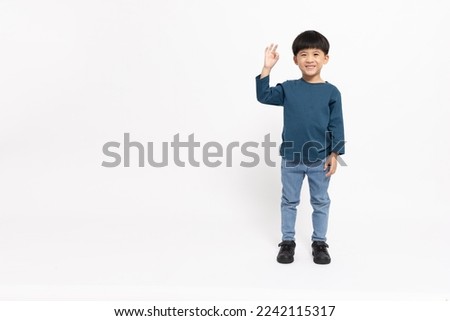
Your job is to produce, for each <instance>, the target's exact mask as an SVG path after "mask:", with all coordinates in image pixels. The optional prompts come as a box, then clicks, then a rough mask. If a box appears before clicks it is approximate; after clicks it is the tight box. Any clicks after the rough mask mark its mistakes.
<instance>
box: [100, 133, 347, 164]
mask: <svg viewBox="0 0 450 321" xmlns="http://www.w3.org/2000/svg"><path fill="white" fill-rule="evenodd" d="M313 143H314V144H312V146H314V148H315V149H318V150H320V149H321V148H324V147H323V146H322V144H320V143H318V142H313ZM156 145H158V146H157V147H156ZM290 145H291V146H292V147H290V148H293V143H292V142H291V144H290ZM169 146H170V152H169ZM342 146H343V144H342ZM303 147H304V148H303V149H302V150H305V152H306V154H307V153H309V151H310V150H311V149H312V147H311V142H308V144H305V145H304V146H303ZM157 148H158V149H157ZM273 148H277V144H276V142H273V141H271V139H270V134H266V135H265V136H264V139H263V140H262V141H261V142H255V141H246V142H242V143H241V142H239V141H233V142H230V143H228V144H221V143H219V142H216V141H208V142H206V143H204V144H202V143H200V142H198V141H196V140H195V136H194V134H193V133H192V134H190V135H189V136H188V137H187V140H181V139H180V134H179V133H177V134H175V135H174V136H173V139H172V141H171V142H160V143H155V142H151V141H150V142H147V143H146V144H142V143H140V142H138V141H131V139H130V133H124V136H123V144H121V143H120V142H115V141H110V142H107V143H105V144H104V145H103V149H102V150H103V155H104V156H106V157H108V158H110V159H109V160H108V161H106V160H104V161H103V162H102V166H103V167H118V166H120V165H121V164H122V165H123V167H130V166H131V163H132V162H131V155H136V153H138V154H137V155H138V162H137V163H138V166H139V167H144V166H145V165H146V164H148V165H149V166H151V167H166V166H169V159H171V160H172V161H173V164H174V165H176V166H178V167H186V166H187V164H189V166H192V167H200V166H206V167H219V166H226V167H232V166H233V158H238V159H241V158H242V156H244V158H245V159H244V160H240V161H239V166H241V167H256V166H258V165H259V164H260V162H261V158H262V159H263V161H264V164H265V165H266V166H269V167H275V166H276V163H275V162H274V161H273V160H272V159H271V158H270V157H271V153H272V149H273ZM156 149H157V150H156ZM132 151H133V152H132ZM155 151H157V152H155ZM199 153H201V156H200V157H199V156H198V154H199ZM261 154H262V155H261ZM157 155H158V156H157ZM156 156H157V157H156ZM196 156H197V157H196ZM338 160H339V162H340V163H341V165H343V166H346V165H345V163H344V162H343V160H342V159H341V158H339V159H338ZM133 164H136V161H134V162H133ZM235 165H236V164H235Z"/></svg>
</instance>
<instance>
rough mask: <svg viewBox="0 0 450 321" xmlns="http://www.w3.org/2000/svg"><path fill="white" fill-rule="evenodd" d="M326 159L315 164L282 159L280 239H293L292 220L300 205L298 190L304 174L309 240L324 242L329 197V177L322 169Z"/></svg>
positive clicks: (293, 221) (293, 227) (293, 225)
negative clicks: (309, 216)
mask: <svg viewBox="0 0 450 321" xmlns="http://www.w3.org/2000/svg"><path fill="white" fill-rule="evenodd" d="M324 164H325V160H322V161H319V163H317V164H315V165H305V164H303V163H300V162H298V161H297V162H296V161H289V160H286V159H285V158H282V162H281V183H282V185H283V190H282V196H281V232H282V240H283V241H288V240H292V241H293V240H295V219H296V217H297V206H298V204H300V190H301V188H302V183H303V179H304V178H305V175H306V176H308V183H309V192H310V195H311V200H310V202H311V205H312V207H313V213H312V224H313V230H314V231H313V234H312V237H311V240H312V241H326V234H327V228H328V210H329V208H330V198H329V197H328V185H329V183H330V177H326V176H325V174H326V173H327V171H325V170H324V169H323V167H324Z"/></svg>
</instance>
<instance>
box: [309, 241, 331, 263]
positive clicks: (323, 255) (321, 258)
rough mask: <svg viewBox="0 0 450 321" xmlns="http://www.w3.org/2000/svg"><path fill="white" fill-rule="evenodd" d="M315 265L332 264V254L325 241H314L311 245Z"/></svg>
mask: <svg viewBox="0 0 450 321" xmlns="http://www.w3.org/2000/svg"><path fill="white" fill-rule="evenodd" d="M311 247H312V255H313V257H314V263H316V264H329V263H330V262H331V258H330V254H329V253H328V250H327V247H328V244H327V243H325V242H323V241H314V242H313V243H312V245H311Z"/></svg>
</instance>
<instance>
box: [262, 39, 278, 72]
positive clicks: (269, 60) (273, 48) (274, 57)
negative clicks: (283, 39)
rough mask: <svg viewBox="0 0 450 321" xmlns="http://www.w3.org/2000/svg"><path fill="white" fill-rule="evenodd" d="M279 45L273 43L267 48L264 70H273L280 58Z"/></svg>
mask: <svg viewBox="0 0 450 321" xmlns="http://www.w3.org/2000/svg"><path fill="white" fill-rule="evenodd" d="M277 47H278V45H274V44H273V43H272V44H271V45H270V46H268V47H266V52H265V58H264V68H268V69H272V67H273V66H275V64H276V63H277V61H278V59H279V58H280V54H279V53H278V52H277Z"/></svg>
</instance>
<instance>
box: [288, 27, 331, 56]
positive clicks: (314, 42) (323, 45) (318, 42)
mask: <svg viewBox="0 0 450 321" xmlns="http://www.w3.org/2000/svg"><path fill="white" fill-rule="evenodd" d="M303 49H320V50H322V51H323V52H324V53H325V55H328V50H330V43H329V42H328V40H327V38H325V36H323V35H322V34H321V33H320V32H317V31H315V30H307V31H304V32H302V33H301V34H299V35H298V36H297V38H295V40H294V42H293V43H292V52H293V53H294V56H296V55H297V54H298V52H299V51H300V50H303Z"/></svg>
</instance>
